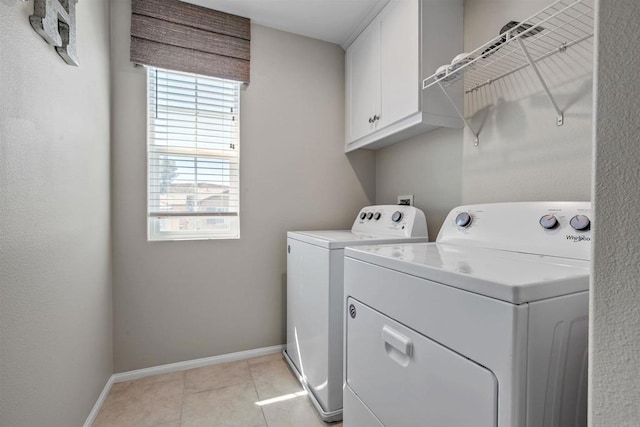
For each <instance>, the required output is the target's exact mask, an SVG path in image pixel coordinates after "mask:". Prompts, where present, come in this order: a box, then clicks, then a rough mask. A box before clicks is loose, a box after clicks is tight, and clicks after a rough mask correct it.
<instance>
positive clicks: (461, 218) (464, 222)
mask: <svg viewBox="0 0 640 427" xmlns="http://www.w3.org/2000/svg"><path fill="white" fill-rule="evenodd" d="M472 220H473V218H472V217H471V215H470V214H469V212H462V213H459V214H458V216H457V217H456V225H457V226H458V227H462V228H466V227H468V226H470V225H471V221H472Z"/></svg>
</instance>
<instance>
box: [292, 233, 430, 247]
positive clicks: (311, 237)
mask: <svg viewBox="0 0 640 427" xmlns="http://www.w3.org/2000/svg"><path fill="white" fill-rule="evenodd" d="M287 238H289V239H295V240H299V241H301V242H306V243H310V244H312V245H316V246H320V247H323V248H327V249H343V248H344V247H345V246H359V245H378V244H388V243H407V242H427V241H428V238H426V237H399V236H388V235H381V234H378V235H373V234H365V233H358V232H353V231H350V230H319V231H289V232H288V233H287Z"/></svg>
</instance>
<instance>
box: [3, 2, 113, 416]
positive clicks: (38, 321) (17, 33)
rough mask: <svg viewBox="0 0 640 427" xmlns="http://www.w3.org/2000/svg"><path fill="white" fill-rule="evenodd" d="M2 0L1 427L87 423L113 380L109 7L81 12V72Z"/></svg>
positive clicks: (19, 7)
mask: <svg viewBox="0 0 640 427" xmlns="http://www.w3.org/2000/svg"><path fill="white" fill-rule="evenodd" d="M32 11H33V2H29V3H24V2H19V1H12V0H2V1H0V22H1V24H0V25H1V27H2V30H1V31H0V58H1V59H0V200H1V201H0V425H2V426H3V427H5V426H6V427H33V426H50V427H69V426H80V425H82V423H83V422H84V420H85V419H86V418H87V415H88V414H89V411H90V410H91V408H92V406H93V404H94V403H95V401H96V399H97V397H98V395H99V393H100V392H101V390H102V388H103V387H104V385H105V383H106V381H107V379H108V378H109V376H110V375H111V373H112V345H111V329H112V307H111V277H110V237H109V233H110V227H109V221H110V215H109V139H110V135H109V27H108V22H109V21H108V20H109V10H108V7H107V4H106V2H104V1H102V0H82V1H80V2H79V3H78V8H77V35H78V55H79V60H80V67H71V66H69V65H67V64H66V63H65V62H64V61H63V60H62V59H61V58H60V57H59V56H58V55H57V54H56V52H55V50H54V48H53V47H51V46H50V45H48V44H47V43H46V42H45V41H44V40H43V39H42V38H41V37H40V36H39V35H38V34H37V33H36V32H35V31H34V30H33V29H32V28H31V26H30V25H29V15H30V14H31V13H32Z"/></svg>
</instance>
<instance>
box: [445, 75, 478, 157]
mask: <svg viewBox="0 0 640 427" xmlns="http://www.w3.org/2000/svg"><path fill="white" fill-rule="evenodd" d="M438 86H440V89H442V93H444V96H446V97H447V99H448V100H449V102H450V103H451V105H452V106H453V108H454V110H456V113H458V116H460V118H461V119H462V121H463V122H464V124H465V125H466V126H467V127H468V128H469V130H470V131H471V133H472V134H473V137H474V140H473V145H475V146H476V147H477V146H478V144H480V139H479V138H478V135H479V132H476V131H475V130H473V128H472V127H471V124H469V122H468V121H467V119H466V118H465V117H464V114H462V113H461V112H460V109H458V106H457V105H456V103H455V102H454V101H453V99H451V97H450V96H449V93H448V92H447V90H446V89H445V88H444V86H443V85H442V82H438Z"/></svg>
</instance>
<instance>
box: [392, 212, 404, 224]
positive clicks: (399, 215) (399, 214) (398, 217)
mask: <svg viewBox="0 0 640 427" xmlns="http://www.w3.org/2000/svg"><path fill="white" fill-rule="evenodd" d="M401 220H402V212H400V211H395V212H394V213H393V215H391V221H393V222H400V221H401Z"/></svg>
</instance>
